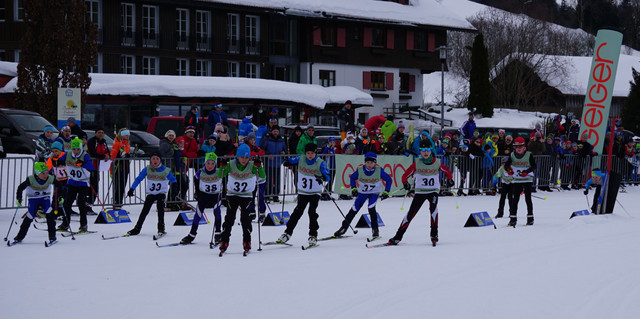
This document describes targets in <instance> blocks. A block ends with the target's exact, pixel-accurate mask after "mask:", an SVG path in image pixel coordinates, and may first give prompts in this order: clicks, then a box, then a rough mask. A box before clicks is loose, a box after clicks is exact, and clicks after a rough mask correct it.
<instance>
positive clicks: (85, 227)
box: [78, 225, 89, 233]
mask: <svg viewBox="0 0 640 319" xmlns="http://www.w3.org/2000/svg"><path fill="white" fill-rule="evenodd" d="M87 231H89V226H87V225H82V226H80V228H78V232H79V233H85V232H87Z"/></svg>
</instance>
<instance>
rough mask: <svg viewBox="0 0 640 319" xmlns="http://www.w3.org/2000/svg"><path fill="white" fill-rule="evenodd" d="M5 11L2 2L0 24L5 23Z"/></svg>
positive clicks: (1, 2)
mask: <svg viewBox="0 0 640 319" xmlns="http://www.w3.org/2000/svg"><path fill="white" fill-rule="evenodd" d="M6 12H7V9H6V8H5V4H4V1H0V22H3V21H5V19H6Z"/></svg>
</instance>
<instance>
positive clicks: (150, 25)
mask: <svg viewBox="0 0 640 319" xmlns="http://www.w3.org/2000/svg"><path fill="white" fill-rule="evenodd" d="M142 46H144V47H147V48H157V47H158V7H156V6H148V5H143V6H142Z"/></svg>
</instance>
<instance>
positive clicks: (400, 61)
mask: <svg viewBox="0 0 640 319" xmlns="http://www.w3.org/2000/svg"><path fill="white" fill-rule="evenodd" d="M22 2H23V0H0V60H4V61H18V60H19V56H20V39H21V37H22V34H23V33H24V10H23V7H22ZM85 3H86V4H87V8H88V12H87V16H88V18H89V19H91V20H92V21H93V22H94V23H96V25H97V26H98V29H99V36H98V44H99V46H98V51H99V53H98V57H97V63H96V65H94V66H93V67H92V72H94V73H120V74H142V75H178V76H205V77H208V76H211V77H245V78H256V79H273V80H281V81H288V82H295V83H302V84H318V85H321V86H325V87H329V86H349V87H353V88H357V89H359V90H362V91H364V92H366V93H368V94H370V95H371V96H372V97H373V102H372V103H371V105H360V106H363V107H360V108H358V109H357V110H356V111H357V117H358V119H359V121H361V122H363V121H364V120H366V119H367V118H368V117H369V116H372V115H377V114H381V113H383V112H384V110H385V108H388V107H391V106H392V105H394V104H396V103H401V104H406V105H410V106H417V105H422V103H423V102H422V101H423V97H422V76H421V75H422V74H425V73H430V72H433V71H439V70H440V68H441V64H440V59H439V52H438V50H437V48H438V47H440V46H444V45H446V43H447V38H446V32H447V30H459V31H460V30H461V31H469V32H474V31H475V29H474V28H473V26H471V24H469V23H468V22H467V21H466V20H464V19H463V18H461V17H458V16H457V15H456V14H455V13H452V12H451V11H448V10H447V9H446V8H445V7H443V6H441V5H440V4H439V3H438V2H436V1H435V0H394V1H381V0H349V1H344V0H323V1H303V0H279V1H273V3H271V2H270V1H266V0H183V1H178V0H144V1H143V0H128V1H107V0H85ZM132 101H137V102H136V103H133V102H132ZM213 101H220V99H217V97H215V96H212V97H211V98H210V99H197V100H190V99H185V98H179V99H178V98H175V99H164V100H163V99H157V98H156V99H151V100H149V99H142V100H141V99H138V98H136V97H133V96H132V97H129V98H123V99H122V100H121V101H118V103H116V104H118V105H119V106H127V107H132V112H133V109H135V110H136V112H141V113H143V114H142V116H140V117H141V118H146V117H149V116H155V115H167V114H175V115H181V114H184V113H185V112H186V110H188V105H191V104H193V103H195V104H200V105H205V106H208V107H209V108H210V105H209V104H210V103H212V102H213ZM108 102H109V101H107V100H105V99H104V98H93V99H92V98H91V97H89V99H88V100H87V105H85V107H84V109H83V112H93V113H94V114H93V115H92V116H89V117H88V118H101V119H105V118H107V117H110V115H109V114H107V113H109V112H111V113H113V112H116V113H118V112H117V111H115V110H114V111H109V110H108V108H107V107H106V106H108V105H107V104H108ZM105 103H106V104H105ZM242 104H243V105H246V108H247V109H249V110H252V111H254V113H255V112H256V111H257V112H260V111H264V110H266V108H267V107H266V106H262V105H261V104H260V103H252V102H251V101H244V102H243V103H242ZM340 106H341V105H339V104H335V105H329V106H327V107H326V108H325V109H324V110H316V109H313V110H312V112H307V113H305V114H304V116H299V117H296V120H292V121H294V122H297V121H299V120H303V121H310V122H314V121H315V122H320V120H318V119H319V118H323V120H322V124H333V123H335V122H334V121H335V119H334V117H333V114H334V112H335V110H337V109H338V108H339V107H340ZM284 107H287V106H286V105H284ZM291 107H296V106H295V105H293V106H291ZM229 108H231V106H227V105H225V109H229ZM263 109H264V110H263ZM230 111H233V110H230ZM235 111H236V112H237V113H238V115H240V113H242V112H244V109H243V111H242V112H241V111H238V110H235ZM100 112H102V113H101V114H100ZM265 113H266V112H265ZM312 113H313V114H312ZM282 115H283V117H284V113H283V114H282ZM83 119H84V116H83ZM98 124H100V125H105V126H108V125H109V124H110V123H109V121H107V120H103V122H101V123H97V124H96V125H98ZM140 124H144V123H140Z"/></svg>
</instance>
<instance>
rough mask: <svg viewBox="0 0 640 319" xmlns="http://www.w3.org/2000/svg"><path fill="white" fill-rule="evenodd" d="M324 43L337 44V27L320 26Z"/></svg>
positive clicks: (327, 44) (326, 44) (328, 44)
mask: <svg viewBox="0 0 640 319" xmlns="http://www.w3.org/2000/svg"><path fill="white" fill-rule="evenodd" d="M320 33H321V35H322V36H321V40H322V45H324V46H335V45H336V28H334V27H329V26H323V27H321V28H320Z"/></svg>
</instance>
